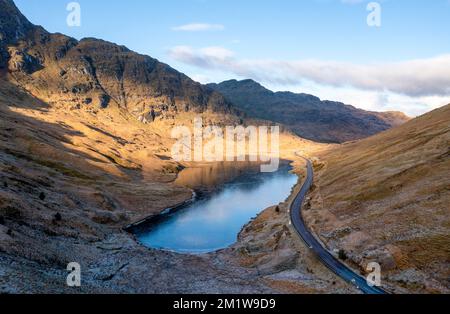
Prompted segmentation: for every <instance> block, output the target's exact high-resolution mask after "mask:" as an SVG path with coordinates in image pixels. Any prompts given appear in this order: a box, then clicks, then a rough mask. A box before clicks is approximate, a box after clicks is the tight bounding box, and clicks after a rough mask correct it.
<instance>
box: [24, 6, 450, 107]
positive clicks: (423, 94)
mask: <svg viewBox="0 0 450 314" xmlns="http://www.w3.org/2000/svg"><path fill="white" fill-rule="evenodd" d="M15 2H16V4H17V6H18V7H19V8H20V9H21V11H22V12H23V13H24V14H25V15H26V16H27V17H28V18H29V19H30V20H31V21H32V22H33V23H35V24H40V25H42V26H44V27H45V28H46V29H47V30H49V31H51V32H61V33H64V34H67V35H70V36H73V37H75V38H77V39H80V38H83V37H97V38H102V39H105V40H109V41H112V42H116V43H118V44H123V45H125V46H127V47H128V48H130V49H132V50H135V51H137V52H139V53H143V54H148V55H150V56H152V57H155V58H157V59H159V60H161V61H163V62H166V63H168V64H170V65H171V66H173V67H175V68H176V69H178V70H180V71H182V72H184V73H186V74H187V75H189V76H191V77H193V78H194V79H196V80H198V81H201V82H203V83H205V82H211V81H221V80H225V79H231V78H237V79H242V78H253V79H256V80H258V81H260V82H261V83H263V85H265V86H267V87H269V88H271V89H274V90H292V91H298V92H307V93H313V94H315V95H317V96H319V97H321V98H324V99H332V100H340V101H344V102H346V103H351V104H353V105H355V106H357V107H361V108H365V109H369V110H379V111H381V110H402V111H405V112H407V113H408V114H410V115H418V114H421V113H423V112H426V111H428V110H430V109H432V108H435V107H437V106H441V105H444V104H446V103H449V102H450V88H449V87H447V86H450V84H448V83H449V82H448V81H447V80H446V78H445V77H444V73H443V72H444V71H443V70H444V69H445V68H446V67H447V66H449V68H447V69H446V70H447V71H446V72H447V73H449V80H450V57H449V56H450V40H449V31H450V1H449V0H431V1H430V0H384V1H381V0H379V1H377V2H378V3H379V4H380V7H381V27H369V26H368V24H367V21H366V19H367V16H368V14H369V13H370V12H369V11H367V8H366V6H367V4H368V3H369V2H370V1H364V0H245V1H242V0H240V1H238V0H129V1H110V0H79V1H78V3H79V4H80V6H81V26H80V27H69V26H68V25H67V22H66V18H67V15H68V14H69V12H68V11H66V5H67V4H68V3H69V2H70V1H65V0H45V1H35V0H15Z"/></svg>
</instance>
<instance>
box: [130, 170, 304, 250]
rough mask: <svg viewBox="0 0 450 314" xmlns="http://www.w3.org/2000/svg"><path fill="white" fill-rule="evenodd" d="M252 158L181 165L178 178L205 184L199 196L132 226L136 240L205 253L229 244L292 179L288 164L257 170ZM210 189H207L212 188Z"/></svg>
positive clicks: (280, 196)
mask: <svg viewBox="0 0 450 314" xmlns="http://www.w3.org/2000/svg"><path fill="white" fill-rule="evenodd" d="M259 170H260V168H259V166H258V165H257V164H250V163H238V164H234V165H233V164H227V163H221V164H215V165H212V166H209V167H202V168H195V169H186V170H184V171H183V172H182V173H181V174H180V176H179V179H178V180H177V183H178V184H182V185H186V186H189V187H191V188H195V189H199V188H201V189H207V190H208V191H209V193H207V194H206V195H205V196H204V197H202V198H201V199H199V200H197V201H196V202H194V203H192V204H190V205H187V206H185V207H184V208H181V209H178V210H177V211H174V212H172V213H169V214H166V215H161V216H158V217H157V219H153V220H152V221H149V222H147V223H145V224H143V225H141V226H139V227H138V228H136V230H134V232H135V233H136V236H137V237H138V239H139V241H141V243H143V244H144V245H146V246H148V247H152V248H157V249H167V250H172V251H177V252H184V253H205V252H211V251H215V250H218V249H221V248H225V247H228V246H230V245H231V244H233V243H234V242H235V241H236V239H237V235H238V233H239V232H240V230H241V229H242V227H243V226H244V225H245V224H247V223H248V222H249V221H250V220H251V219H252V218H253V217H255V216H256V215H257V214H258V213H260V212H261V211H262V210H263V209H265V208H267V207H269V206H272V205H276V204H278V203H280V202H282V201H284V200H285V199H286V198H287V197H288V196H289V194H290V192H291V189H292V187H293V186H294V185H295V184H296V182H297V176H296V175H294V174H291V173H290V172H289V171H290V170H291V168H290V167H289V165H288V164H282V165H281V166H280V169H279V171H278V172H274V173H261V172H259ZM211 191H212V192H211Z"/></svg>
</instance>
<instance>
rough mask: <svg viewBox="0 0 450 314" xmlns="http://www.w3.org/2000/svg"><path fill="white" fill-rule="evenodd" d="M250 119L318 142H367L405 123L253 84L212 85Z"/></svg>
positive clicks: (388, 115)
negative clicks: (279, 125) (267, 121)
mask: <svg viewBox="0 0 450 314" xmlns="http://www.w3.org/2000/svg"><path fill="white" fill-rule="evenodd" d="M208 86H209V87H211V88H213V89H215V90H217V91H219V92H221V93H222V94H223V95H225V97H226V98H227V99H228V100H230V101H231V102H232V103H233V104H235V105H236V106H238V107H239V108H240V109H242V110H243V111H244V112H245V113H247V114H248V115H249V116H252V117H256V118H259V119H266V120H271V121H275V122H278V123H282V124H285V125H287V126H289V127H290V128H291V129H292V130H293V131H294V132H295V133H296V134H297V135H299V136H301V137H303V138H307V139H310V140H314V141H319V142H331V143H342V142H345V141H351V140H357V139H361V138H365V137H368V136H371V135H374V134H376V133H379V132H382V131H385V130H387V129H390V128H391V127H394V126H398V125H400V124H402V123H404V122H406V121H407V120H408V119H409V118H408V117H406V116H405V115H404V114H402V113H396V112H395V113H389V112H388V113H377V112H368V111H364V110H361V109H357V108H354V107H352V106H348V105H345V104H343V103H339V102H333V101H321V100H320V99H319V98H317V97H315V96H312V95H307V94H294V93H290V92H278V93H274V92H272V91H270V90H268V89H266V88H264V87H263V86H261V85H260V84H258V83H257V82H255V81H253V80H244V81H236V80H231V81H226V82H222V83H220V84H209V85H208Z"/></svg>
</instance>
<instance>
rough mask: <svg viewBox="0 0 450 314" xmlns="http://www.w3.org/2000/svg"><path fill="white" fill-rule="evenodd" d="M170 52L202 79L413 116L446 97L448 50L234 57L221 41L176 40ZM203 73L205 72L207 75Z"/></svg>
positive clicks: (448, 89)
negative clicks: (403, 56)
mask: <svg viewBox="0 0 450 314" xmlns="http://www.w3.org/2000/svg"><path fill="white" fill-rule="evenodd" d="M169 54H170V56H171V57H172V58H173V59H175V60H177V61H180V62H182V63H184V64H188V65H192V66H195V67H196V68H198V69H201V71H200V73H202V76H200V75H199V74H200V73H199V72H198V71H197V70H195V71H193V72H194V73H195V72H196V74H197V75H198V76H197V77H196V78H197V80H198V81H200V82H202V83H205V82H211V81H216V82H218V81H221V80H225V79H230V78H252V79H254V80H256V81H259V82H260V83H263V84H264V85H265V86H267V87H268V88H269V89H271V90H274V91H281V90H290V91H293V92H303V93H309V94H313V95H316V96H319V97H320V98H322V99H329V100H335V101H341V102H344V103H347V104H352V105H355V106H357V107H359V108H362V109H365V110H373V111H391V110H398V111H402V112H405V113H406V114H408V115H410V116H417V115H420V114H423V113H425V112H428V111H430V110H432V109H434V108H437V107H440V106H443V105H446V104H448V103H450V75H448V72H449V69H450V55H443V56H438V57H435V58H429V59H420V60H409V61H403V62H395V63H380V64H369V65H361V64H353V63H343V62H334V61H321V60H297V61H295V60H294V61H280V60H270V59H265V60H261V59H256V60H255V59H252V60H248V59H238V58H237V57H236V55H235V53H233V51H230V50H228V49H225V48H223V47H207V48H202V49H193V48H192V47H188V46H178V47H175V48H173V49H171V50H170V51H169ZM206 74H207V75H206Z"/></svg>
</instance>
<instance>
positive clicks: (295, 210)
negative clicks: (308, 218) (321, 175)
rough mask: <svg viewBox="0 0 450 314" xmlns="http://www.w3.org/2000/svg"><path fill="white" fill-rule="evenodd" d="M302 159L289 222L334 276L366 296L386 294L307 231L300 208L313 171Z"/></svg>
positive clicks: (311, 179)
mask: <svg viewBox="0 0 450 314" xmlns="http://www.w3.org/2000/svg"><path fill="white" fill-rule="evenodd" d="M304 159H305V160H306V162H307V176H306V180H305V182H304V183H303V186H302V188H301V190H300V192H299V193H298V194H297V196H296V197H295V200H294V201H293V202H292V205H291V220H292V224H293V226H294V228H295V230H296V231H297V233H298V234H299V235H300V237H301V238H302V239H303V241H304V242H305V243H306V245H307V246H308V247H309V248H310V249H311V250H312V251H314V253H315V254H316V255H317V256H318V258H319V259H320V260H321V262H322V263H323V264H324V265H325V266H326V267H328V268H329V269H330V270H332V271H333V272H334V273H335V274H336V275H338V276H339V277H341V278H342V279H344V280H345V281H347V282H349V283H351V284H353V285H355V286H356V287H357V288H358V289H359V290H361V291H362V292H364V293H366V294H386V292H385V291H384V290H383V289H381V288H379V287H372V286H370V285H369V284H368V283H367V280H366V279H365V278H362V277H361V276H359V275H357V274H356V273H355V272H353V271H352V270H351V269H350V268H348V267H347V266H346V265H344V264H343V263H341V262H340V261H339V260H338V259H336V258H335V257H334V256H333V255H332V254H331V253H330V252H329V251H328V250H327V249H326V248H324V247H323V246H322V244H321V243H320V242H319V241H318V240H317V239H316V238H315V237H314V235H313V234H312V233H311V232H310V231H309V229H308V227H307V226H306V223H305V221H304V220H303V216H302V206H303V203H304V201H305V197H306V195H307V194H308V192H309V190H310V189H311V186H312V184H313V181H314V171H313V167H312V164H311V161H310V160H308V159H306V158H304Z"/></svg>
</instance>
